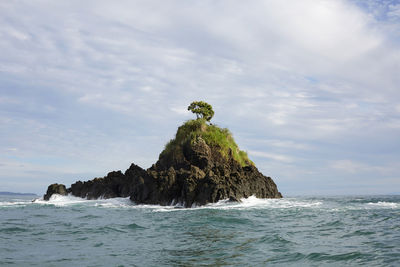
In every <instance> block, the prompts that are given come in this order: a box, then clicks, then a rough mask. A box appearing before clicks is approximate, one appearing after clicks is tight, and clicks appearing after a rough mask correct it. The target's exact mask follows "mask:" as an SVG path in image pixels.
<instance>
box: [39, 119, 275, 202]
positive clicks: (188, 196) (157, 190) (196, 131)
mask: <svg viewBox="0 0 400 267" xmlns="http://www.w3.org/2000/svg"><path fill="white" fill-rule="evenodd" d="M60 186H61V185H57V184H55V185H54V184H53V185H50V186H49V188H48V191H47V193H46V195H45V197H44V198H45V199H49V198H50V196H51V195H52V194H53V193H57V190H58V191H61V192H63V193H64V191H63V188H62V187H60ZM67 192H68V193H72V195H74V196H78V197H83V198H88V199H96V198H99V197H103V198H113V197H130V199H131V200H132V201H134V202H136V203H145V204H160V205H170V204H177V203H181V204H182V205H184V206H185V207H192V206H193V205H204V204H207V203H213V202H217V201H219V200H222V199H230V200H232V201H239V200H240V199H241V198H247V197H249V196H251V195H255V196H256V197H258V198H281V197H282V195H281V193H280V192H278V189H277V187H276V185H275V183H274V181H273V180H272V179H271V178H270V177H266V176H264V175H263V174H262V173H260V172H259V171H258V169H257V168H256V167H255V166H254V164H253V163H252V162H251V161H250V160H249V159H248V158H247V154H246V153H244V152H243V151H240V150H239V148H238V147H237V145H236V143H235V142H234V140H233V137H232V135H231V134H230V133H229V131H228V130H227V129H220V128H219V127H217V126H215V125H208V124H207V123H206V122H205V121H204V120H200V119H198V120H192V121H188V122H186V123H185V124H184V125H182V126H181V127H179V129H178V131H177V134H176V137H175V139H173V140H171V141H170V142H169V143H168V144H167V146H166V148H165V149H164V151H163V152H162V153H161V154H160V156H159V159H158V161H157V162H156V163H155V164H154V165H153V166H152V167H151V168H149V169H147V170H144V169H142V168H141V167H139V166H137V165H135V164H132V165H131V166H130V167H129V169H127V170H126V171H125V173H122V172H121V171H114V172H110V173H109V174H108V175H107V176H105V177H104V178H95V179H93V180H90V181H86V182H81V181H78V182H76V183H74V184H72V185H71V187H70V188H68V189H67Z"/></svg>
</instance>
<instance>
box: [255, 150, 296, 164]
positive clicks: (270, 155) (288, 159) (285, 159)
mask: <svg viewBox="0 0 400 267" xmlns="http://www.w3.org/2000/svg"><path fill="white" fill-rule="evenodd" d="M248 153H249V155H250V156H253V157H262V158H268V159H272V160H276V161H283V162H293V159H292V158H291V157H289V156H286V155H280V154H274V153H267V152H262V151H254V150H250V151H248Z"/></svg>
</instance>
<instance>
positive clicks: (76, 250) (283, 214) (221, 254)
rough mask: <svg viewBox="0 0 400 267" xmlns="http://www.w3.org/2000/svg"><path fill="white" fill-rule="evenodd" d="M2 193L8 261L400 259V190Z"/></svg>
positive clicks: (354, 262) (2, 261)
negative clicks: (191, 202)
mask: <svg viewBox="0 0 400 267" xmlns="http://www.w3.org/2000/svg"><path fill="white" fill-rule="evenodd" d="M32 200H33V197H32V196H0V266H68V267H71V266H400V196H399V195H397V196H396V195H393V196H330V197H321V196H313V197H311V196H309V197H304V196H301V197H285V198H282V199H257V198H255V197H249V198H247V199H242V202H241V203H233V202H229V201H227V200H224V201H220V202H218V203H215V204H210V205H206V206H202V207H193V208H183V207H181V206H179V205H177V206H158V205H136V204H135V203H132V202H131V201H130V200H129V199H128V198H114V199H99V200H86V199H81V198H76V197H73V196H60V195H53V196H52V198H51V199H50V201H43V200H42V199H40V198H39V199H35V200H33V201H32Z"/></svg>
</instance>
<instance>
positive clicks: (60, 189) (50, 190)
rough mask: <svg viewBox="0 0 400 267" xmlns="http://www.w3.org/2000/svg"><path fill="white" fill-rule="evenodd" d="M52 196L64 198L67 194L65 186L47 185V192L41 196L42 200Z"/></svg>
mask: <svg viewBox="0 0 400 267" xmlns="http://www.w3.org/2000/svg"><path fill="white" fill-rule="evenodd" d="M53 194H59V195H63V196H66V195H67V194H68V192H67V189H66V188H65V185H63V184H51V185H49V187H47V192H46V194H45V195H44V196H43V199H44V200H49V199H50V197H51V196H52V195H53Z"/></svg>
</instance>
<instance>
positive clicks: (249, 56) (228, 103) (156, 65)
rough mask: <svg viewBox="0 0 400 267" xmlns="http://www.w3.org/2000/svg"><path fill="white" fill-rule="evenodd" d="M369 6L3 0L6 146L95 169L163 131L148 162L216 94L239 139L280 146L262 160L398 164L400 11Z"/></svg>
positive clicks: (259, 151)
mask: <svg viewBox="0 0 400 267" xmlns="http://www.w3.org/2000/svg"><path fill="white" fill-rule="evenodd" d="M355 2H357V1H352V2H349V1H344V0H332V1H322V0H321V1H319V0H301V1H277V0H268V1H251V2H244V1H191V2H182V1H167V2H165V1H163V2H159V1H145V2H144V1H120V2H118V3H114V2H109V1H95V2H94V1H93V2H92V1H86V2H82V1H68V2H63V1H61V2H60V1H58V2H54V1H45V0H44V1H40V2H38V3H31V2H29V1H18V2H15V1H3V2H2V3H0V25H1V26H0V36H1V38H0V49H1V51H2V53H1V54H0V62H1V63H0V103H1V104H2V106H1V107H0V112H1V113H0V121H1V122H2V124H1V125H0V128H1V130H2V131H1V132H2V133H3V134H2V135H0V137H2V141H0V145H1V146H2V147H5V148H10V147H13V148H14V147H15V148H16V149H18V150H17V152H18V153H23V152H22V151H25V153H27V154H30V155H31V156H32V155H35V154H40V153H48V154H51V155H54V156H57V157H63V151H68V152H65V153H67V154H68V155H69V156H70V155H75V156H76V157H77V158H78V159H79V160H83V161H85V160H87V158H95V157H96V155H101V156H102V157H108V156H107V153H105V152H104V151H101V147H96V144H98V143H100V144H111V143H112V144H113V146H111V145H109V146H107V150H108V151H109V153H112V154H113V155H114V157H115V159H114V161H112V160H110V161H109V162H118V161H120V162H122V161H124V160H125V161H126V158H124V157H130V156H129V155H130V154H129V151H126V150H124V151H125V152H124V153H122V154H119V153H118V149H117V147H118V148H124V147H126V144H123V143H122V142H129V143H130V144H131V149H133V147H135V144H136V143H135V142H136V141H135V140H137V138H139V137H140V136H146V135H152V136H156V137H155V140H158V143H154V146H153V150H151V151H150V150H149V149H144V150H145V152H143V151H139V150H135V153H133V154H134V155H135V156H136V157H139V155H141V153H147V154H146V156H144V157H143V158H142V159H141V160H142V162H143V163H145V164H147V165H148V164H151V160H150V159H155V158H156V157H157V155H158V153H159V150H160V149H162V145H163V144H162V141H167V140H168V139H169V138H172V136H173V133H174V132H175V130H176V128H175V127H176V126H177V124H179V123H180V122H181V121H183V120H184V119H186V117H187V116H189V115H190V113H189V112H188V111H187V110H186V107H187V105H188V104H189V103H190V102H191V101H193V100H205V101H207V102H210V103H211V104H212V105H213V107H214V110H215V111H216V114H215V117H214V119H213V120H214V122H215V123H217V124H221V125H222V126H224V127H229V128H231V129H232V128H233V129H235V131H233V132H234V134H235V136H237V133H240V136H239V139H241V140H244V141H246V140H250V139H252V138H253V140H266V141H267V143H264V144H263V143H262V142H261V143H260V144H261V146H262V147H257V145H258V144H259V143H258V142H253V143H252V142H250V141H248V142H247V141H246V146H247V147H250V148H251V151H253V152H254V153H253V155H254V156H255V157H260V158H266V159H272V161H274V162H275V163H276V164H277V163H278V162H281V163H282V164H287V163H291V164H292V168H293V172H295V170H296V169H297V170H298V171H299V173H304V177H306V174H305V173H308V172H307V171H304V170H305V169H307V168H309V169H310V173H319V172H318V171H315V169H316V168H317V167H316V166H313V165H311V164H310V165H307V166H306V165H302V164H306V163H307V162H314V161H315V160H318V159H319V158H320V157H321V155H323V156H322V157H331V158H334V157H333V156H332V155H331V154H330V153H332V154H335V153H337V154H343V153H345V154H346V155H347V154H349V153H354V154H353V156H354V157H355V158H356V159H353V158H350V159H349V160H351V162H353V161H355V162H361V163H362V164H364V165H369V163H370V161H371V159H369V158H368V159H360V156H359V154H358V153H357V151H354V149H353V150H351V149H350V148H346V147H345V146H346V145H348V146H350V145H352V144H356V145H355V146H356V149H359V150H363V151H364V153H371V154H383V155H384V157H383V158H385V159H387V157H388V159H389V160H391V161H395V160H396V159H398V158H399V154H398V152H397V151H398V149H397V148H399V145H398V142H396V141H395V140H397V139H398V138H397V137H398V136H399V134H400V133H399V129H400V128H399V125H400V123H399V116H398V115H399V110H400V109H399V105H398V103H399V98H400V91H399V90H398V84H400V80H399V79H400V78H399V75H398V73H397V72H398V69H399V68H400V65H399V64H400V63H399V62H400V44H399V39H398V29H399V28H400V27H399V23H397V22H396V20H394V19H393V17H394V16H396V14H397V13H398V12H397V10H398V6H397V5H392V6H388V5H387V4H385V5H384V4H383V3H380V1H369V2H367V4H368V5H370V6H371V8H369V9H367V10H365V9H363V8H360V7H359V6H357V5H356V4H354V3H355ZM368 10H369V11H368ZM368 12H370V13H368ZM21 14H24V16H21ZM371 14H372V15H371ZM385 16H388V17H390V19H389V20H386V21H384V20H382V17H385ZM396 32H397V35H396ZM124 136H125V138H123V137H124ZM127 136H128V137H129V138H128V137H127ZM248 136H250V137H251V138H247V137H248ZM382 136H384V138H383V137H382ZM66 140H74V142H76V143H78V144H79V148H80V150H85V151H86V152H85V153H82V155H79V153H78V151H77V150H74V149H71V147H73V146H76V145H75V144H72V143H71V142H72V141H71V142H69V141H66ZM271 140H273V141H271ZM155 144H157V146H156V145H155ZM341 144H346V145H342V146H341ZM349 144H350V145H349ZM138 146H140V145H138ZM140 147H141V146H140ZM55 148H58V149H55ZM265 148H270V149H271V151H270V150H264V149H265ZM310 148H312V149H310ZM104 149H105V148H104ZM334 149H336V150H335V151H334V152H331V151H332V150H334ZM301 150H308V152H309V153H306V154H305V153H304V151H303V152H301ZM297 153H303V154H301V155H298V154H297ZM318 153H319V154H318ZM360 153H361V152H360ZM250 154H251V153H250ZM151 155H153V156H151ZM110 157H111V156H110ZM357 157H358V158H357ZM299 158H301V159H302V160H304V162H303V161H301V162H300V161H299ZM96 159H97V160H100V159H99V158H96ZM130 160H135V158H132V159H130ZM376 160H378V159H376ZM380 160H381V159H380ZM345 163H346V162H339V163H338V164H336V165H335V166H336V167H338V166H345ZM347 163H348V162H347ZM340 164H341V165H340ZM107 166H109V165H107ZM277 166H278V165H277ZM345 167H346V166H345ZM347 167H348V168H349V169H354V170H355V172H354V173H357V171H361V170H362V168H358V167H355V165H354V164H353V165H351V164H349V165H348V166H347ZM336 169H338V170H339V169H340V168H336ZM276 170H278V168H276ZM291 170H292V169H291ZM281 173H282V175H284V174H283V173H284V171H282V172H281ZM277 175H278V176H279V173H278V174H277ZM332 176H333V174H332Z"/></svg>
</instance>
